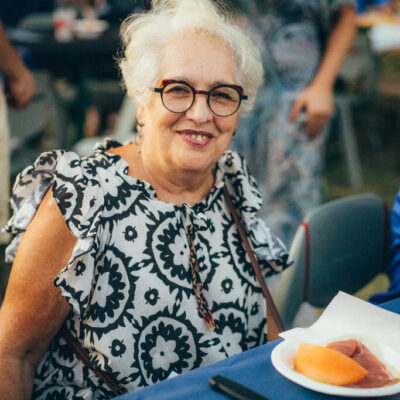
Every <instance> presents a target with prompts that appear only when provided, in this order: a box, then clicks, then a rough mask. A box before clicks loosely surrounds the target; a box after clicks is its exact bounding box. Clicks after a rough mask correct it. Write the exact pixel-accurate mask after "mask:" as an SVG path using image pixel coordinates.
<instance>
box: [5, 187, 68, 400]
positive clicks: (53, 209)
mask: <svg viewBox="0 0 400 400" xmlns="http://www.w3.org/2000/svg"><path fill="white" fill-rule="evenodd" d="M75 242H76V239H75V238H74V237H73V236H72V234H71V233H70V232H69V230H68V228H67V226H66V224H65V221H64V219H63V217H62V215H61V212H60V210H59V208H58V207H57V205H56V203H55V201H54V199H53V197H52V194H51V189H50V190H49V191H48V192H47V194H46V196H45V197H44V199H43V201H42V203H41V205H40V206H39V208H38V210H37V212H36V215H35V217H34V218H33V220H32V222H31V223H30V224H29V226H28V228H27V230H26V232H25V234H24V236H23V238H22V240H21V243H20V245H19V248H18V251H17V254H16V257H15V261H14V264H13V267H12V270H11V274H10V278H9V282H8V286H7V291H6V295H5V298H4V302H3V305H2V308H1V310H0V327H1V328H0V382H1V384H0V400H9V399H13V400H22V399H30V398H31V391H32V381H33V376H34V372H35V368H36V366H37V364H38V362H39V361H40V359H41V357H42V356H43V354H44V352H45V351H46V349H47V348H48V346H49V344H50V342H51V340H52V339H53V337H54V336H55V334H56V333H57V332H58V330H59V328H60V326H61V325H62V323H63V321H64V320H65V318H66V317H67V315H68V313H69V312H70V306H69V305H68V303H67V302H66V301H65V299H64V298H63V296H62V295H61V293H60V290H59V289H58V288H56V287H55V286H54V284H53V280H54V278H55V276H56V275H57V274H58V272H59V271H60V270H61V269H62V268H63V267H64V266H65V265H66V264H67V262H68V260H69V258H70V256H71V253H72V250H73V247H74V245H75Z"/></svg>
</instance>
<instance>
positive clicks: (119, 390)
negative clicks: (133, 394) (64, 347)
mask: <svg viewBox="0 0 400 400" xmlns="http://www.w3.org/2000/svg"><path fill="white" fill-rule="evenodd" d="M60 334H61V336H62V337H63V338H64V340H65V341H66V342H67V343H68V345H69V346H70V347H71V348H72V350H73V351H74V353H75V354H76V356H77V357H78V358H79V359H80V360H81V361H82V362H83V363H84V364H85V365H86V366H87V367H88V368H89V369H91V370H92V371H93V372H94V373H95V374H96V376H97V377H98V378H100V379H101V380H102V381H103V382H104V383H105V384H106V385H107V386H108V388H109V389H110V390H111V391H112V392H113V393H114V395H115V396H117V395H120V394H124V393H127V392H128V391H127V390H126V389H125V388H124V387H122V386H121V385H120V384H119V383H118V382H117V381H116V380H115V378H114V377H113V376H111V375H110V374H108V373H107V372H105V371H101V370H100V369H98V368H96V367H95V366H94V365H93V364H92V362H91V361H90V358H89V355H88V353H87V352H86V350H85V349H84V348H83V346H82V345H81V344H80V343H79V341H78V339H76V338H75V337H74V336H72V333H71V332H70V331H69V330H68V329H67V327H66V326H65V325H63V326H62V327H61V329H60Z"/></svg>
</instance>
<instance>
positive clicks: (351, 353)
mask: <svg viewBox="0 0 400 400" xmlns="http://www.w3.org/2000/svg"><path fill="white" fill-rule="evenodd" d="M327 347H330V348H331V349H334V350H336V351H340V352H341V353H343V354H345V355H346V356H348V357H351V358H352V359H353V360H354V361H356V362H358V363H359V364H360V365H361V366H363V367H364V368H365V369H366V370H367V371H368V375H367V376H366V377H365V378H363V379H362V380H361V381H359V382H357V383H355V384H353V385H349V386H350V387H357V388H377V387H381V386H385V385H391V384H393V383H396V382H397V380H396V379H394V378H393V377H392V375H391V374H390V373H389V372H388V370H387V369H386V367H385V365H384V364H383V363H382V362H381V361H379V360H378V358H377V357H376V356H375V355H374V354H372V353H371V352H370V351H369V350H368V348H367V347H366V346H364V345H363V344H362V343H360V342H359V341H357V340H355V339H349V340H340V341H337V342H332V343H329V344H328V345H327Z"/></svg>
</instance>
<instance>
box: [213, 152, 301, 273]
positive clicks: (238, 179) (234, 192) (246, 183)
mask: <svg viewBox="0 0 400 400" xmlns="http://www.w3.org/2000/svg"><path fill="white" fill-rule="evenodd" d="M218 163H219V164H218V167H219V168H218V171H217V180H218V179H222V178H221V177H220V176H219V175H223V179H224V181H225V184H226V185H227V187H228V191H229V193H230V195H231V198H232V202H233V203H234V206H235V208H236V210H237V212H238V214H239V216H240V218H241V220H242V222H243V225H244V227H245V230H246V232H247V233H248V238H249V240H250V243H251V245H252V247H253V249H254V252H255V254H256V257H257V259H258V262H259V264H260V267H261V268H262V270H263V272H264V275H265V276H266V277H267V276H270V275H273V274H276V273H279V272H281V271H283V270H284V269H285V268H287V267H288V266H290V265H291V264H292V263H293V261H292V260H291V259H290V257H289V253H288V250H287V248H286V246H285V245H284V244H283V242H282V241H281V240H280V239H279V238H278V237H277V236H275V235H274V234H273V233H272V232H271V230H270V229H269V228H268V226H267V225H266V224H265V222H264V221H263V220H262V219H261V218H259V217H258V216H257V213H258V211H259V210H260V208H261V204H262V198H261V193H260V191H259V188H258V186H257V183H256V181H255V180H254V178H253V177H252V176H251V174H250V172H249V169H248V167H247V164H246V161H245V160H244V158H243V157H241V156H240V155H239V154H237V153H236V152H234V151H227V152H225V153H224V155H223V157H221V159H220V160H219V162H218Z"/></svg>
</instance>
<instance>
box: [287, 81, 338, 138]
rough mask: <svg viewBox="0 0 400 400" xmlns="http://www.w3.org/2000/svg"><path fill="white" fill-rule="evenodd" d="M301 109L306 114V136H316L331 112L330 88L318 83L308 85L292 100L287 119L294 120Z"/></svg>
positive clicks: (331, 95) (331, 93)
mask: <svg viewBox="0 0 400 400" xmlns="http://www.w3.org/2000/svg"><path fill="white" fill-rule="evenodd" d="M302 111H305V112H306V114H307V134H308V137H310V138H314V137H316V136H318V135H319V134H320V133H321V132H322V130H323V129H324V127H325V125H326V124H327V122H328V121H329V118H330V117H331V115H332V113H333V91H332V89H330V88H329V87H325V86H323V85H319V84H311V85H310V86H308V87H307V88H306V89H305V90H304V91H303V92H302V93H301V94H300V96H299V97H298V98H297V99H296V101H295V102H294V104H293V107H292V110H291V111H290V113H289V119H290V120H291V121H294V120H296V118H298V116H299V114H300V113H301V112H302Z"/></svg>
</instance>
